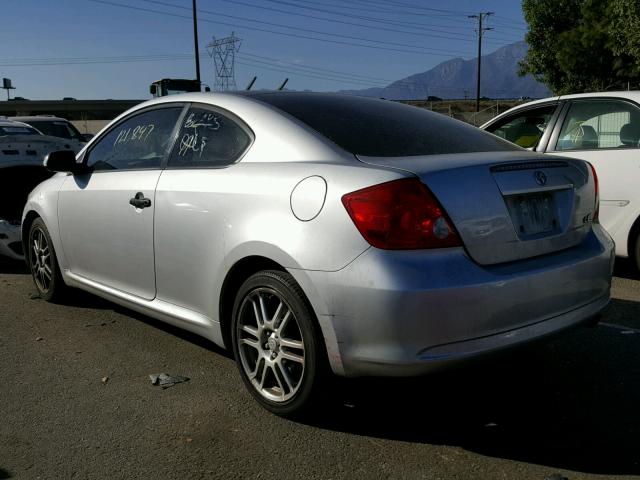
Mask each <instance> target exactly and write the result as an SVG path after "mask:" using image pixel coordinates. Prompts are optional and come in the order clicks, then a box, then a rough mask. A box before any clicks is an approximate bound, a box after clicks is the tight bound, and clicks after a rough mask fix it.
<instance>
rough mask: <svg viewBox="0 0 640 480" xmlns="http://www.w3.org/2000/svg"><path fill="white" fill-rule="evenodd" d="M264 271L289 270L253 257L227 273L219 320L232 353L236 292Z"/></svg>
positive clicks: (221, 296) (239, 261)
mask: <svg viewBox="0 0 640 480" xmlns="http://www.w3.org/2000/svg"><path fill="white" fill-rule="evenodd" d="M262 270H277V271H280V272H286V271H287V269H286V268H285V267H283V266H282V265H280V264H279V263H278V262H276V261H275V260H272V259H270V258H267V257H264V256H261V255H251V256H248V257H244V258H241V259H240V260H238V261H236V262H235V263H234V264H233V266H232V267H231V268H230V269H229V271H228V272H227V275H226V276H225V279H224V281H223V283H222V288H221V290H220V302H219V313H218V315H219V317H218V318H219V319H220V330H221V332H222V340H223V342H224V346H225V348H227V350H229V351H231V350H232V349H233V348H232V344H231V316H232V313H233V303H234V301H235V298H236V292H237V291H238V289H239V288H240V286H241V285H242V284H243V283H244V282H245V280H246V279H247V278H249V277H250V276H251V275H253V274H254V273H258V272H260V271H262Z"/></svg>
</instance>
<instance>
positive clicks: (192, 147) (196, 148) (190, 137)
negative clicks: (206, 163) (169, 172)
mask: <svg viewBox="0 0 640 480" xmlns="http://www.w3.org/2000/svg"><path fill="white" fill-rule="evenodd" d="M206 145H207V137H203V136H199V135H198V132H196V133H185V134H184V135H182V138H181V139H180V149H179V150H178V155H179V156H181V157H182V156H184V155H185V154H186V153H187V152H197V153H198V156H199V157H201V156H202V152H203V151H204V147H205V146H206Z"/></svg>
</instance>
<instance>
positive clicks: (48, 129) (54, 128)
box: [29, 120, 84, 141]
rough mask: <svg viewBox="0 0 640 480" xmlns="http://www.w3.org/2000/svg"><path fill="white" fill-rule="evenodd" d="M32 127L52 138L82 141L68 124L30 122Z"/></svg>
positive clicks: (41, 121)
mask: <svg viewBox="0 0 640 480" xmlns="http://www.w3.org/2000/svg"><path fill="white" fill-rule="evenodd" d="M29 124H30V125H33V126H34V127H36V128H37V129H38V130H40V131H41V132H42V133H44V134H45V135H50V136H52V137H60V138H66V139H68V140H71V139H75V140H80V141H84V139H83V138H82V136H81V135H80V132H79V131H78V130H77V129H76V128H75V127H74V126H73V125H72V124H70V123H67V122H62V121H56V120H30V121H29Z"/></svg>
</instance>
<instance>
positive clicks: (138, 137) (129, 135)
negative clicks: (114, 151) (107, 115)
mask: <svg viewBox="0 0 640 480" xmlns="http://www.w3.org/2000/svg"><path fill="white" fill-rule="evenodd" d="M155 128H156V127H155V125H154V124H153V123H149V124H144V125H136V126H135V127H130V128H124V129H122V130H120V131H119V132H118V136H117V137H116V139H115V141H114V142H113V145H114V146H115V145H118V144H120V143H127V142H133V141H140V142H145V141H146V140H147V138H149V135H150V134H151V132H153V130H154V129H155Z"/></svg>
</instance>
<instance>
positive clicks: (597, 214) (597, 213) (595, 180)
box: [589, 163, 600, 222]
mask: <svg viewBox="0 0 640 480" xmlns="http://www.w3.org/2000/svg"><path fill="white" fill-rule="evenodd" d="M589 166H590V167H591V172H592V173H593V183H594V184H595V195H596V205H595V209H594V212H593V221H594V222H598V221H599V219H600V185H599V184H598V174H597V173H596V169H595V167H594V166H593V165H591V164H590V163H589Z"/></svg>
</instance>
